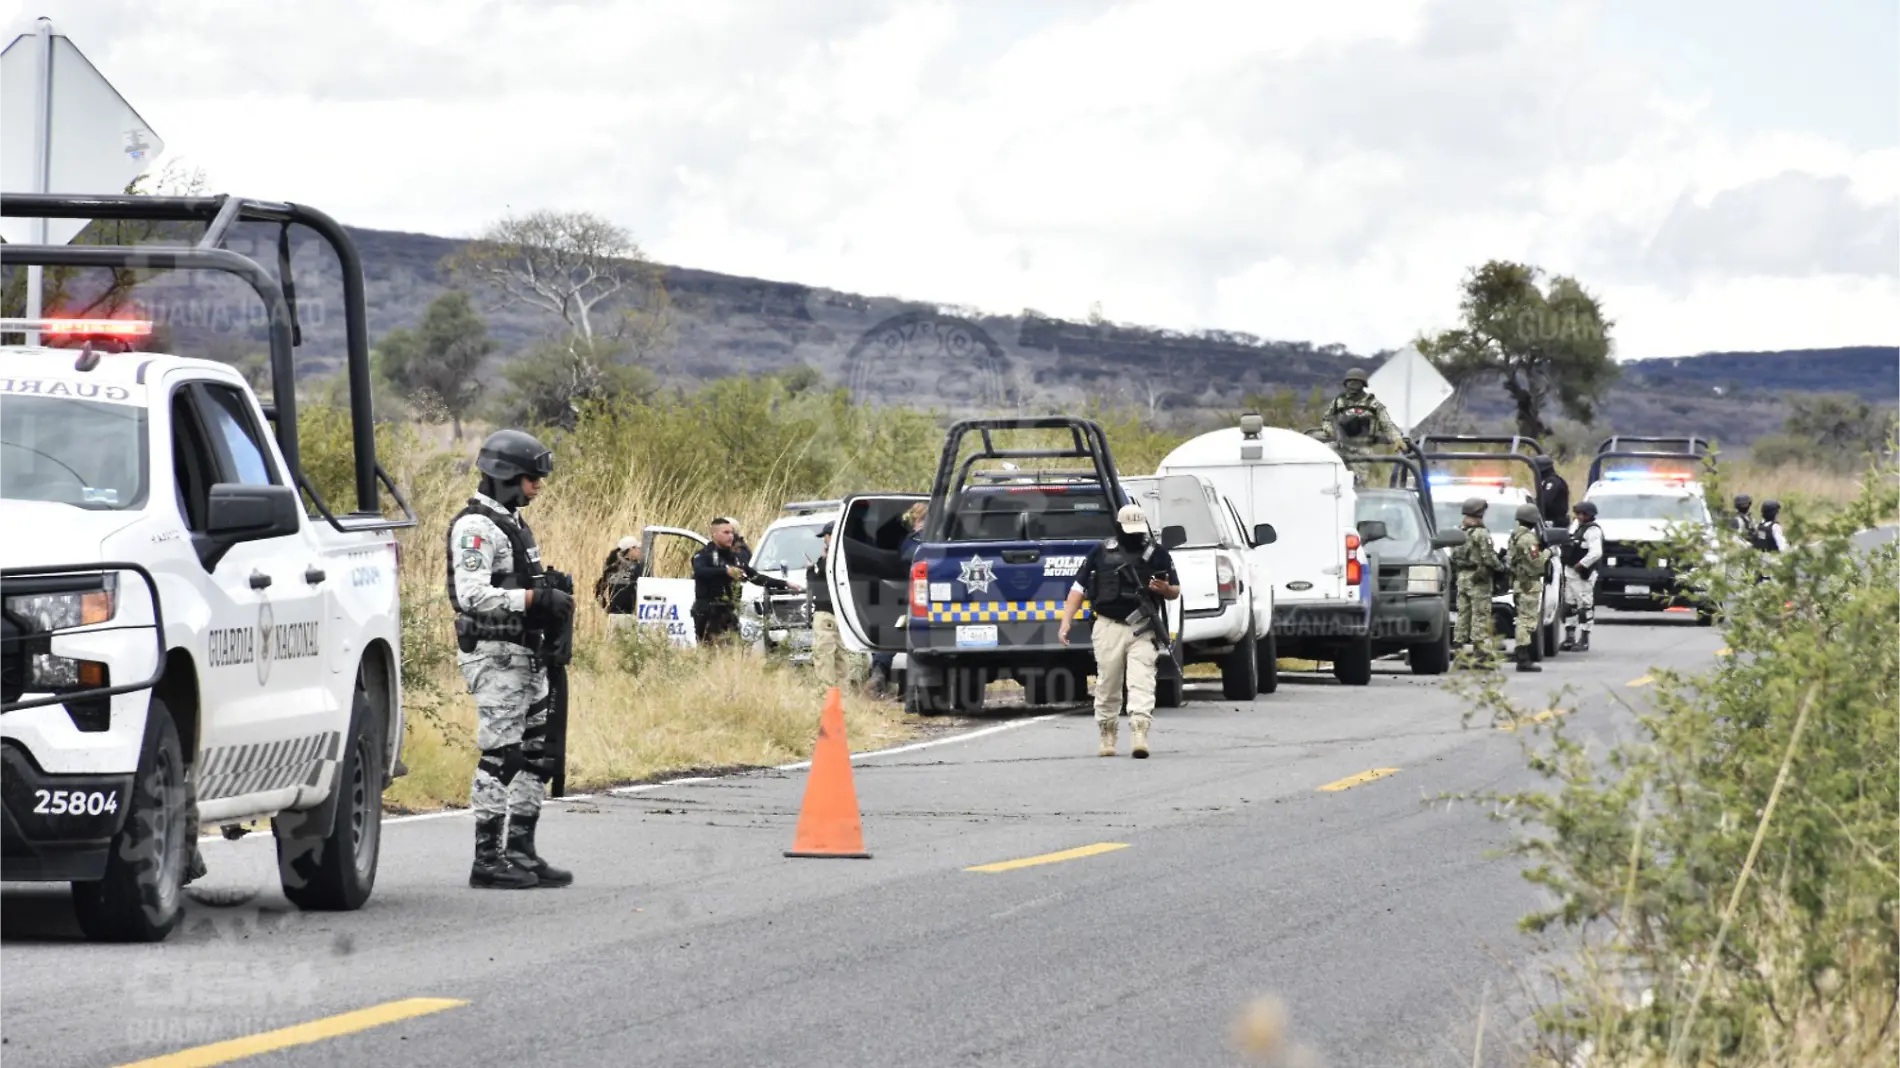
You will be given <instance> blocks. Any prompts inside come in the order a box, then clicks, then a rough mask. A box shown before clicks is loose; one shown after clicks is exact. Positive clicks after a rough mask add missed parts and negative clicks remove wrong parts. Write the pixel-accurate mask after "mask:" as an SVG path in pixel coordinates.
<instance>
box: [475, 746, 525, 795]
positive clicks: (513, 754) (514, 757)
mask: <svg viewBox="0 0 1900 1068" xmlns="http://www.w3.org/2000/svg"><path fill="white" fill-rule="evenodd" d="M476 766H477V767H480V768H481V769H482V770H483V771H486V772H488V774H490V775H493V776H494V777H495V778H496V779H497V780H498V781H500V783H501V784H502V785H503V786H507V785H508V784H509V783H511V782H514V780H515V776H516V775H519V774H521V772H522V771H523V770H525V769H526V768H527V767H528V759H527V754H525V753H523V752H522V751H521V743H520V742H516V743H514V744H513V745H504V746H500V747H498V748H495V749H484V750H482V758H481V760H480V761H479V762H478V763H477V765H476Z"/></svg>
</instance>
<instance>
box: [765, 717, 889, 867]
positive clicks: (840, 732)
mask: <svg viewBox="0 0 1900 1068" xmlns="http://www.w3.org/2000/svg"><path fill="white" fill-rule="evenodd" d="M785 855H786V856H788V857H845V858H850V859H855V860H869V859H871V854H869V853H866V852H865V851H864V826H863V824H862V823H860V822H859V819H858V791H857V787H855V786H853V785H852V783H851V747H850V745H849V744H848V743H847V742H846V741H845V738H844V699H843V698H842V697H840V696H839V694H838V688H837V687H836V686H833V687H832V688H831V692H830V694H828V695H827V696H826V698H825V713H824V715H823V716H822V717H820V719H819V720H818V745H817V747H816V748H814V749H813V750H812V754H811V777H810V778H808V779H806V780H805V807H804V810H803V811H801V812H800V813H799V815H798V831H797V833H796V834H795V835H793V837H792V848H790V849H788V850H786V851H785Z"/></svg>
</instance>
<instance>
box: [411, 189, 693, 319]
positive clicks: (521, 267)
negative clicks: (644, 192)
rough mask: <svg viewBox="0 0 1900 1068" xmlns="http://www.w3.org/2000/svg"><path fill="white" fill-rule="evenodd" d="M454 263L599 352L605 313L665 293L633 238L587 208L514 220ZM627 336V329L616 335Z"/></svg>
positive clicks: (492, 229)
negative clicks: (599, 318) (600, 315)
mask: <svg viewBox="0 0 1900 1068" xmlns="http://www.w3.org/2000/svg"><path fill="white" fill-rule="evenodd" d="M446 266H447V267H448V268H449V270H450V271H451V272H452V273H454V274H457V275H461V276H463V277H465V278H469V279H472V280H473V281H475V282H478V283H480V284H481V285H483V286H484V287H486V288H488V289H490V290H492V291H494V292H496V293H499V294H500V295H501V297H502V299H503V300H504V301H506V302H509V303H513V304H519V305H523V306H525V307H529V308H535V309H538V310H540V311H543V312H546V313H548V314H550V315H553V316H556V317H558V318H559V319H560V320H561V322H562V323H563V324H565V326H566V329H567V333H568V335H569V336H570V337H571V338H573V339H574V340H575V341H576V342H577V343H579V344H580V345H581V346H584V347H585V348H586V349H587V350H589V351H590V352H595V351H598V349H599V345H598V342H599V341H600V340H601V335H600V332H599V331H598V330H597V328H596V322H595V318H596V312H597V311H600V310H603V306H604V305H606V304H608V303H610V302H614V301H616V300H618V301H620V302H622V303H624V302H627V301H633V300H640V299H642V298H645V297H647V296H648V292H647V291H648V290H658V289H659V279H658V272H657V271H655V270H654V269H653V266H652V264H651V263H650V262H649V261H648V260H647V258H646V254H645V253H644V252H642V251H641V250H640V246H639V245H638V244H636V243H635V242H634V240H633V236H632V235H631V234H629V233H628V232H627V231H626V230H625V229H623V228H621V227H619V226H617V225H615V224H614V223H612V222H609V221H607V220H606V219H603V218H601V217H600V216H598V215H594V214H592V213H590V212H585V211H537V212H532V213H530V214H528V215H522V216H508V217H507V218H504V219H502V220H500V221H499V222H496V223H493V224H491V225H490V226H489V227H488V229H487V230H485V231H483V232H482V234H481V236H479V237H477V238H476V239H475V240H474V241H471V242H469V244H468V245H467V246H466V247H464V248H463V249H462V250H461V251H460V252H457V253H455V254H454V255H452V256H450V257H449V258H448V260H447V262H446ZM622 318H623V319H624V316H623V317H622ZM626 333H627V330H626V327H625V326H624V324H623V325H622V326H621V327H619V328H617V329H614V330H610V331H608V336H609V337H616V336H620V337H624V336H625V334H626Z"/></svg>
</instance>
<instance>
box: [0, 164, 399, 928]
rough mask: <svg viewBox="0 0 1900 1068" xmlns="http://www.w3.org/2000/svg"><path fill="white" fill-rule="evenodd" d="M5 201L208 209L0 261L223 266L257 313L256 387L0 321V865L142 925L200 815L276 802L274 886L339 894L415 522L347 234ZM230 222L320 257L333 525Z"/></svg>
mask: <svg viewBox="0 0 1900 1068" xmlns="http://www.w3.org/2000/svg"><path fill="white" fill-rule="evenodd" d="M0 213H4V214H6V215H10V216H27V217H63V218H73V217H78V218H145V219H153V218H157V219H166V220H173V221H178V222H199V223H203V224H207V232H206V233H205V235H204V237H203V238H202V240H201V241H200V243H199V245H198V246H197V247H196V248H164V249H152V248H122V247H102V246H91V245H72V246H32V245H25V246H22V245H8V246H7V248H6V260H7V263H8V265H9V266H15V265H24V264H41V265H45V266H70V267H81V268H115V267H116V268H130V267H143V268H154V267H156V268H170V269H177V270H215V271H223V272H226V273H229V274H233V275H236V276H237V277H238V278H240V279H241V280H243V281H245V282H247V283H249V285H250V286H251V288H252V289H253V291H254V292H255V293H256V295H257V296H259V297H260V298H261V299H262V300H263V302H264V304H265V307H266V309H267V310H268V313H269V314H268V331H269V344H270V368H271V372H272V377H273V379H274V385H275V400H276V404H275V406H274V407H266V406H264V405H262V404H260V403H259V400H258V398H257V397H256V396H255V395H254V394H253V392H252V391H251V389H250V387H249V386H247V385H246V383H245V380H244V378H243V377H242V376H240V375H239V374H238V373H237V372H236V371H234V370H233V369H232V368H230V367H229V366H227V365H225V364H221V363H215V362H212V361H208V360H200V359H193V358H190V357H185V356H178V355H169V354H164V353H155V352H145V351H140V343H141V342H142V341H144V340H146V339H149V337H150V331H151V324H150V323H149V322H139V321H127V320H104V321H80V320H71V319H65V320H61V319H42V320H8V321H5V322H4V323H0V333H6V334H22V333H38V334H40V335H42V337H44V338H45V339H46V340H48V341H50V342H52V343H51V344H45V345H9V346H5V347H0V529H5V530H6V531H7V535H6V538H5V541H4V543H0V599H3V601H4V603H3V605H0V617H3V622H0V628H3V630H4V633H3V634H0V690H3V691H4V692H3V693H0V764H3V765H4V771H3V773H0V801H3V802H4V833H3V835H0V838H3V839H4V843H3V845H0V851H3V854H4V866H5V872H6V877H7V878H8V879H10V880H23V881H57V882H70V883H71V884H72V897H73V903H74V907H75V911H76V913H77V915H78V919H79V923H80V927H81V928H82V930H84V932H85V933H86V934H87V935H88V936H89V937H91V938H94V939H102V940H125V941H160V940H163V939H164V938H166V937H167V936H168V935H169V934H170V933H171V931H172V930H174V929H175V928H176V927H177V925H178V923H179V921H180V919H181V916H182V914H183V891H182V888H183V886H184V885H185V884H186V883H187V882H188V881H190V878H191V877H193V876H194V875H195V874H197V873H198V871H199V870H200V866H201V864H202V858H201V857H200V855H199V854H198V851H197V849H196V846H195V842H196V839H197V835H198V833H199V828H200V827H201V826H209V825H220V824H222V825H226V826H227V827H228V828H230V830H231V831H233V832H235V831H237V829H238V825H239V824H241V823H243V822H245V821H250V820H254V819H259V818H263V817H271V818H272V822H273V831H274V835H275V838H276V846H277V858H278V864H279V873H280V877H281V881H282V884H283V889H284V893H285V896H287V897H288V898H289V899H290V900H291V902H292V903H294V904H295V905H297V906H298V907H300V908H304V909H355V908H358V907H360V906H361V905H362V904H363V903H364V902H365V901H367V900H368V899H369V897H370V894H371V891H372V888H373V886H374V884H375V879H376V868H377V858H378V853H379V849H378V845H379V841H380V834H379V830H380V827H381V820H382V793H383V790H384V789H385V787H386V786H387V785H388V783H389V781H390V770H389V769H390V768H392V767H394V766H396V765H397V760H398V756H399V751H398V750H399V746H400V742H401V739H402V734H403V707H402V669H401V656H400V652H399V649H400V645H399V642H400V633H401V623H400V612H399V608H398V603H397V582H396V574H397V572H396V569H397V560H398V548H397V544H396V542H395V540H394V537H393V531H395V530H397V529H399V528H404V527H412V526H414V525H415V522H416V519H415V514H414V512H412V511H411V510H410V509H409V507H408V505H407V504H406V503H403V501H402V498H401V495H400V494H399V493H396V492H395V486H394V484H393V483H392V482H390V480H389V478H388V476H387V475H386V474H385V473H384V472H383V471H382V469H381V468H380V467H379V466H378V465H377V463H376V456H375V445H374V438H373V437H372V436H371V429H372V421H373V414H372V412H371V409H370V397H369V390H368V381H369V351H368V333H367V329H366V321H365V318H364V309H363V281H362V275H361V272H360V269H359V267H358V260H357V256H356V250H355V248H354V246H353V245H352V244H351V243H350V239H349V237H348V236H347V235H346V234H345V233H344V232H343V230H342V229H341V228H340V227H339V226H337V225H336V223H335V222H334V221H333V220H331V219H330V218H329V217H328V216H327V215H324V214H323V213H321V212H318V211H316V210H314V209H311V208H308V207H304V206H301V205H290V204H268V203H262V202H256V201H248V200H239V199H236V198H231V197H201V198H199V197H194V198H157V197H143V196H136V197H124V196H102V197H70V196H63V195H42V196H25V195H22V196H13V195H8V196H6V197H0ZM238 221H253V222H262V223H270V224H281V225H282V226H283V228H284V233H285V234H286V235H288V232H289V227H290V226H291V225H293V224H295V225H299V226H301V227H304V228H307V229H308V230H309V231H312V232H314V233H315V234H316V236H317V237H318V238H319V239H321V240H323V241H324V242H326V243H327V244H328V245H329V246H330V248H331V250H332V251H333V253H334V254H335V255H336V257H337V259H338V261H339V262H340V263H341V264H342V268H343V273H344V280H343V281H344V285H343V297H344V317H345V324H346V332H347V343H348V353H347V359H348V362H347V366H348V370H349V376H350V381H351V383H352V384H353V385H354V386H356V387H360V388H355V389H353V390H352V391H351V394H350V414H351V419H352V423H353V431H354V442H355V446H356V448H355V456H354V471H353V474H354V476H355V478H354V482H355V485H354V487H353V488H354V489H355V491H356V510H355V511H354V512H352V513H350V514H347V515H343V516H338V515H336V514H334V513H333V512H332V511H331V509H330V507H329V504H328V503H327V502H326V501H325V500H324V499H323V497H322V495H321V493H320V491H319V489H318V487H316V486H315V485H313V484H312V483H311V481H310V479H309V478H308V477H306V475H305V472H304V470H303V468H302V466H301V463H300V455H299V451H298V436H297V407H296V404H297V398H296V393H295V378H296V376H295V365H294V361H293V337H294V336H295V334H296V318H295V316H296V306H295V304H294V301H293V300H292V298H291V294H290V292H289V291H288V289H287V287H283V286H280V284H279V283H278V281H277V280H276V278H275V276H274V275H272V274H271V273H270V272H267V271H265V270H264V269H263V268H262V267H260V266H259V265H258V264H256V263H255V262H253V261H251V260H250V259H247V258H245V257H243V256H240V255H238V254H236V253H233V252H231V251H228V250H226V249H224V248H222V247H221V246H222V243H223V239H224V236H225V234H227V233H228V232H229V230H230V228H231V226H232V224H233V223H235V222H238ZM285 240H288V237H287V236H286V237H285ZM285 251H286V253H287V252H288V249H286V250H285ZM379 484H380V485H382V486H386V487H387V488H388V489H389V490H390V491H391V493H392V495H393V496H394V497H395V499H396V502H397V504H398V505H399V506H400V508H401V511H402V516H401V517H400V518H394V519H391V518H385V516H384V515H383V509H382V503H381V496H380V492H379ZM300 491H301V493H302V495H303V497H304V498H305V499H307V500H308V502H309V508H310V510H309V511H308V512H307V511H306V508H305V506H304V503H303V501H302V500H300V495H299V494H300Z"/></svg>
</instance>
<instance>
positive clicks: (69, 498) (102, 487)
mask: <svg viewBox="0 0 1900 1068" xmlns="http://www.w3.org/2000/svg"><path fill="white" fill-rule="evenodd" d="M145 468H146V445H145V409H144V408H140V407H136V406H133V405H128V404H108V403H104V402H101V401H89V400H72V399H68V398H64V397H33V396H20V395H10V396H8V397H6V399H5V400H4V401H0V498H4V499H6V500H10V501H52V502H56V503H59V504H70V505H73V506H75V507H78V508H87V509H97V510H101V511H122V510H125V509H130V508H137V507H140V506H141V505H143V504H144V502H145Z"/></svg>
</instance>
